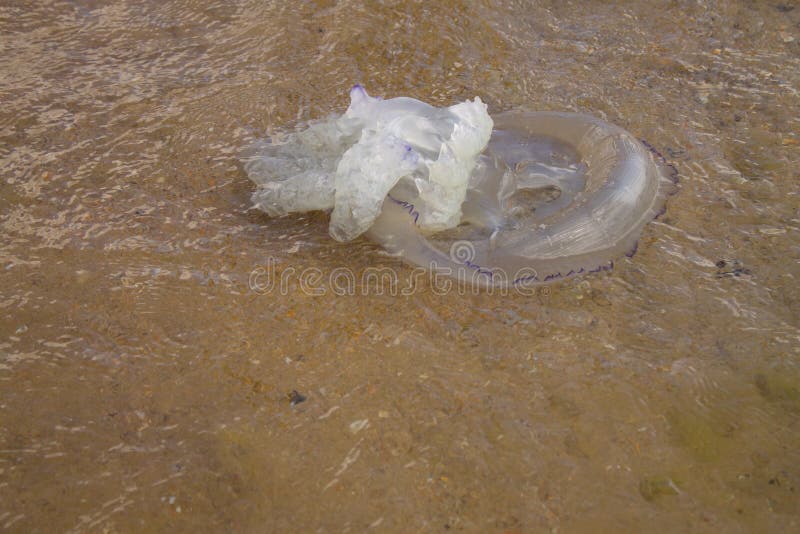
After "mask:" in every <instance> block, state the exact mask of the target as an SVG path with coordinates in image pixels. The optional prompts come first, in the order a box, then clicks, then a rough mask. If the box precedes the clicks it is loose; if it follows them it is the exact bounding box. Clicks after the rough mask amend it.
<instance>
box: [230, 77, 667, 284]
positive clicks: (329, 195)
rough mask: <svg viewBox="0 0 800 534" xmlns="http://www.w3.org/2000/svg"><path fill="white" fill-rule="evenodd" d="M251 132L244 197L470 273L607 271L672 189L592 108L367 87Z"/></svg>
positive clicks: (480, 278) (554, 275) (497, 278)
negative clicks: (341, 108) (519, 105)
mask: <svg viewBox="0 0 800 534" xmlns="http://www.w3.org/2000/svg"><path fill="white" fill-rule="evenodd" d="M350 100H351V102H350V106H349V107H348V109H347V111H346V112H345V113H344V114H342V115H341V116H337V117H332V118H329V119H325V120H321V121H316V122H314V123H312V124H310V125H309V126H308V127H307V128H305V129H303V130H301V131H298V132H293V133H290V134H288V135H286V136H284V137H278V138H272V139H269V140H263V141H259V142H258V143H256V145H254V146H253V147H252V148H251V149H250V155H249V157H247V159H246V162H245V170H246V172H247V174H248V176H249V177H250V178H251V179H252V180H253V181H254V182H255V183H256V184H257V188H256V191H255V192H254V193H253V197H252V199H253V203H254V206H255V207H257V208H259V209H261V210H263V211H265V212H266V213H267V214H269V215H272V216H280V215H285V214H287V213H291V212H302V211H310V210H330V211H331V221H330V227H329V231H330V235H331V236H332V237H333V238H334V239H336V240H338V241H349V240H352V239H355V238H356V237H358V236H360V235H362V234H363V235H365V236H366V237H368V238H369V239H371V240H372V241H374V242H376V243H378V244H380V245H381V246H383V247H384V248H385V249H386V250H387V251H389V252H390V253H392V254H396V255H398V256H400V257H402V258H403V259H404V260H405V261H407V262H409V263H412V264H415V265H419V266H422V267H425V268H426V269H430V270H432V271H437V272H443V273H445V274H447V275H449V276H453V277H455V278H457V279H460V280H463V281H465V282H467V283H470V284H473V285H475V286H503V287H508V286H530V285H537V284H545V283H551V282H553V281H556V280H560V279H563V278H566V277H570V276H575V275H581V274H586V273H591V272H599V271H603V270H608V269H610V268H611V267H612V266H613V262H614V260H615V259H617V258H618V257H620V256H622V255H624V254H626V253H628V254H632V253H633V251H635V247H636V243H637V241H638V238H639V236H640V234H641V232H642V229H643V228H644V226H645V225H646V224H647V223H648V222H649V221H650V220H652V219H653V218H654V217H656V216H657V215H658V214H659V213H660V212H661V211H662V210H663V209H664V204H665V199H666V197H667V195H669V194H670V193H672V192H674V190H675V176H676V172H674V168H670V167H669V166H668V164H666V162H665V160H663V158H662V157H660V155H659V154H658V153H657V152H656V151H655V150H654V149H653V148H652V147H651V146H649V145H647V144H645V143H644V142H642V141H639V140H638V139H637V138H636V137H634V136H633V135H632V134H630V133H628V132H627V131H625V130H623V129H622V128H620V127H618V126H615V125H612V124H609V123H607V122H605V121H602V120H600V119H597V118H595V117H592V116H590V115H585V114H579V113H566V112H530V111H507V112H504V113H500V114H496V115H495V116H493V117H491V116H490V115H489V113H488V111H487V107H486V105H485V104H484V103H483V102H481V100H480V99H479V98H477V97H476V98H475V99H473V100H472V101H469V100H468V101H465V102H462V103H459V104H455V105H453V106H450V107H446V108H436V107H434V106H431V105H429V104H426V103H424V102H421V101H419V100H415V99H412V98H406V97H399V98H391V99H386V100H383V99H380V98H373V97H371V96H369V95H368V94H367V92H366V91H365V90H364V88H363V87H361V86H360V85H357V86H355V87H353V89H352V90H351V92H350Z"/></svg>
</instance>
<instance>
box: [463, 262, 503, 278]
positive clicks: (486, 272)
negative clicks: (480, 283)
mask: <svg viewBox="0 0 800 534" xmlns="http://www.w3.org/2000/svg"><path fill="white" fill-rule="evenodd" d="M462 263H463V264H464V265H466V266H467V267H469V268H470V269H474V270H475V272H476V273H478V274H484V275H486V276H488V277H489V280H492V279H493V278H494V277H495V273H494V272H493V271H491V270H489V269H486V268H485V267H481V266H480V265H478V264H477V263H473V262H471V261H469V260H464V261H463V262H462Z"/></svg>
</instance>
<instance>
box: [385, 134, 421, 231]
mask: <svg viewBox="0 0 800 534" xmlns="http://www.w3.org/2000/svg"><path fill="white" fill-rule="evenodd" d="M408 148H409V149H410V148H411V147H408ZM386 196H387V197H388V198H389V200H391V201H392V202H394V203H395V204H397V205H398V206H400V207H401V208H403V209H404V210H406V211H407V212H408V214H409V215H411V217H413V218H414V224H417V222H418V221H419V212H418V211H417V208H415V207H414V204H412V203H411V202H406V201H405V200H400V199H397V198H394V197H393V196H392V195H386Z"/></svg>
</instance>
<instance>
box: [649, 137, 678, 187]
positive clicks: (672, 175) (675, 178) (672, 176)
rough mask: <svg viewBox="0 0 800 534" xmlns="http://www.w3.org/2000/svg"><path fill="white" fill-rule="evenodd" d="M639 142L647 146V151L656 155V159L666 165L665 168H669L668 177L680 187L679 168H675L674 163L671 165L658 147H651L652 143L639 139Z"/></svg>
mask: <svg viewBox="0 0 800 534" xmlns="http://www.w3.org/2000/svg"><path fill="white" fill-rule="evenodd" d="M639 141H641V142H642V144H643V145H644V146H645V148H647V150H649V151H650V152H652V153H653V155H655V156H656V158H657V159H658V160H659V161H661V163H662V164H664V166H665V167H666V168H667V172H668V173H669V176H668V178H669V179H670V181H671V182H672V183H673V184H675V185H678V182H680V180H679V178H678V176H679V173H678V168H677V167H675V165H673V164H672V163H670V162H669V161H668V160H667V158H665V157H664V154H662V153H661V152H659V150H658V149H657V148H656V147H654V146H653V145H651V144H650V143H648V142H647V141H645V140H644V139H639Z"/></svg>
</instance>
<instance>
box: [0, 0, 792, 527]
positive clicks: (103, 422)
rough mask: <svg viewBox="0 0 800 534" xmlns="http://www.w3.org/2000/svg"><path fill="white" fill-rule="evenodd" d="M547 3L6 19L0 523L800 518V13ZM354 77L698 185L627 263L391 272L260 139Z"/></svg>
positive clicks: (659, 522)
mask: <svg viewBox="0 0 800 534" xmlns="http://www.w3.org/2000/svg"><path fill="white" fill-rule="evenodd" d="M373 4H374V5H373ZM530 4H531V3H529V2H514V1H492V2H449V1H448V2H436V3H434V2H374V3H369V6H367V3H363V2H348V1H343V2H334V1H317V2H305V3H302V4H300V3H294V2H285V3H284V2H196V1H183V2H169V3H164V2H150V1H147V2H110V3H108V4H106V3H100V2H93V1H89V0H86V1H76V2H54V3H51V2H35V3H34V2H12V3H6V4H5V5H3V6H0V50H2V54H0V95H1V99H0V101H2V102H3V105H2V106H1V107H0V178H1V179H0V232H2V236H3V238H2V241H0V318H1V319H0V529H2V530H5V531H9V532H33V531H74V532H140V531H147V532H152V531H167V530H168V531H181V532H184V531H217V532H218V531H224V530H233V531H238V532H271V531H275V532H283V531H296V532H306V531H320V532H327V531H334V532H346V531H349V532H361V531H364V530H367V529H374V530H376V531H380V530H383V531H388V532H409V531H413V532H417V531H419V532H441V531H462V532H539V531H561V532H589V531H591V532H598V531H600V532H604V531H612V530H613V531H621V530H626V531H628V530H630V531H636V530H639V531H641V530H652V529H656V528H658V529H661V530H665V531H692V532H720V531H725V532H749V531H762V532H763V531H775V532H778V531H783V532H789V531H795V530H797V529H798V526H799V523H800V468H799V467H798V466H800V329H799V328H798V327H800V324H799V323H800V321H799V320H798V317H800V290H799V289H798V276H800V266H799V265H798V258H799V257H800V198H798V168H800V167H799V166H798V163H799V161H798V160H799V159H800V134H798V131H800V129H799V128H798V117H797V110H798V109H800V94H799V91H800V26H799V25H800V7H795V5H794V4H793V3H790V2H783V3H780V2H778V3H767V2H743V1H742V2H734V1H730V2H723V1H719V2H713V1H700V2H650V1H641V0H637V1H631V2H623V3H619V5H609V3H607V2H556V1H553V2H538V3H536V4H535V5H530ZM357 82H359V83H362V84H363V85H364V86H365V87H367V88H368V90H369V91H370V93H372V94H375V95H383V96H387V97H390V96H398V95H405V96H411V97H415V98H419V99H422V100H425V101H427V102H430V103H432V104H435V105H439V106H443V105H449V104H452V103H454V102H457V101H461V100H464V99H466V98H472V97H473V96H480V97H481V98H482V99H483V100H484V101H485V102H487V103H488V105H489V111H490V113H496V112H500V111H504V110H509V109H527V110H564V111H580V112H586V113H591V114H594V115H596V116H598V117H601V118H603V119H604V120H607V121H609V122H612V123H615V124H619V125H620V126H622V127H624V128H626V129H627V130H629V131H631V132H633V133H634V134H635V135H637V136H639V137H641V138H642V139H645V140H647V141H648V142H649V143H650V144H652V145H653V146H654V147H655V148H656V149H657V150H658V151H659V152H661V153H663V154H664V155H665V156H666V157H667V158H668V159H669V160H670V162H671V163H672V164H673V165H674V166H675V167H676V168H677V170H678V172H679V175H680V180H681V184H680V190H679V192H678V193H677V194H676V195H675V196H673V197H672V198H671V199H670V201H669V203H668V205H667V211H666V213H665V214H664V215H663V216H662V217H661V218H659V219H658V220H657V221H655V222H654V223H652V224H650V225H648V226H647V227H646V228H645V231H644V234H643V236H642V239H641V240H640V243H639V247H638V252H637V253H636V254H635V255H634V256H633V257H631V258H621V259H620V261H618V262H616V264H615V266H614V269H613V270H611V271H609V272H603V273H597V274H593V275H590V276H585V277H581V278H573V279H569V280H566V281H563V282H560V283H557V284H554V285H550V286H545V287H541V288H539V289H537V290H536V292H535V294H533V295H519V294H516V293H510V294H507V295H500V294H487V293H485V292H484V293H479V294H472V293H471V292H468V291H467V292H465V291H462V292H459V291H458V290H457V288H453V289H452V290H451V291H447V292H444V294H441V293H443V292H441V291H437V290H435V288H434V287H432V286H431V284H430V282H429V281H427V280H425V279H422V280H421V281H420V282H419V283H417V284H416V285H414V287H413V291H407V292H405V293H404V294H401V293H399V292H398V294H394V295H393V294H391V292H390V291H383V292H382V293H381V292H380V291H378V290H377V288H376V286H375V285H374V283H373V282H370V281H364V282H363V283H362V278H361V275H363V273H365V272H368V270H369V269H370V268H375V267H382V268H386V269H387V270H388V271H389V272H392V273H395V274H396V275H397V276H398V278H399V279H400V280H405V279H406V278H407V277H408V275H409V273H411V271H412V268H411V267H408V266H406V265H404V264H403V263H401V262H400V261H398V260H397V259H395V258H391V257H388V256H386V255H385V254H382V252H381V250H380V249H379V248H378V247H376V246H375V245H373V244H371V243H369V242H368V241H366V240H358V241H355V242H352V243H346V244H342V243H336V242H334V241H333V240H331V239H330V238H329V236H328V234H327V216H326V215H325V214H322V213H316V214H308V215H302V216H292V217H286V218H281V219H270V218H268V217H267V216H265V215H263V214H260V213H258V212H256V211H253V210H249V207H250V202H249V195H250V192H251V191H252V187H253V186H252V185H251V184H250V182H249V181H248V179H247V178H246V176H245V174H244V172H243V169H242V166H241V162H240V153H241V150H242V149H243V147H245V146H247V145H248V144H249V143H250V142H251V141H252V140H253V139H256V138H260V137H264V136H266V135H270V134H273V133H276V132H282V131H288V130H291V129H292V128H294V127H295V126H296V125H298V124H301V123H302V122H303V121H307V120H311V119H316V118H321V117H325V116H327V115H329V114H330V113H334V112H341V111H342V110H344V109H345V107H346V105H347V91H348V89H349V88H350V86H352V85H353V84H354V83H357ZM270 269H272V271H270ZM308 269H311V271H308ZM336 269H346V270H349V271H351V272H353V273H355V275H356V280H357V282H356V285H355V287H354V288H353V289H352V290H351V291H344V293H346V294H343V295H341V294H337V293H341V292H342V291H338V290H337V287H339V286H337V282H336V278H335V273H336V272H340V271H336ZM304 270H305V271H304ZM270 272H272V273H275V274H274V275H273V276H277V277H280V276H283V278H284V280H285V281H286V283H285V284H284V285H283V286H281V285H280V284H277V285H276V286H275V287H272V288H270V287H269V286H268V285H263V284H262V282H263V281H264V278H263V274H264V273H270ZM303 272H306V273H307V272H319V273H320V275H321V277H320V278H318V279H317V281H316V282H313V283H312V284H311V285H312V286H313V288H312V289H315V291H309V287H308V284H306V282H308V280H306V281H305V282H304V281H303V280H302V279H301V278H300V273H303ZM254 277H255V282H256V283H255V284H254V283H253V282H254ZM304 284H305V285H304ZM293 392H296V393H297V394H299V395H300V396H301V397H304V398H305V400H303V401H302V402H299V401H300V397H298V396H297V395H294V394H293Z"/></svg>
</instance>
